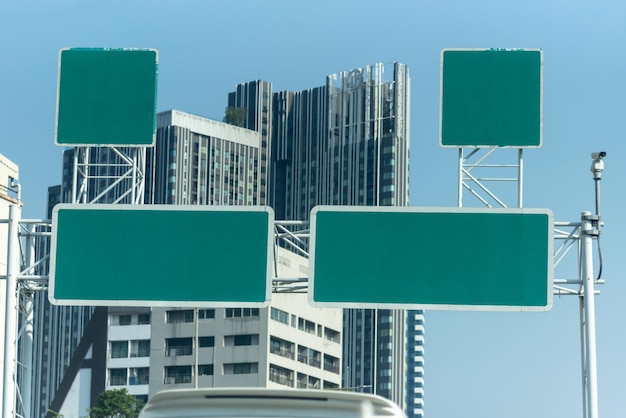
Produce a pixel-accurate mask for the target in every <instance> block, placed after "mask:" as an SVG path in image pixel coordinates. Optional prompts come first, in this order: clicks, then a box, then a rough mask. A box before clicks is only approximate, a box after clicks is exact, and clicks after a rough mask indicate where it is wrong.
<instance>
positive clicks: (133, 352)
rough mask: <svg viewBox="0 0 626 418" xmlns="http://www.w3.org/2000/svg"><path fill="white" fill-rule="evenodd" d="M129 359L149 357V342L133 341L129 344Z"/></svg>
mask: <svg viewBox="0 0 626 418" xmlns="http://www.w3.org/2000/svg"><path fill="white" fill-rule="evenodd" d="M130 356H131V357H150V340H134V341H131V342H130Z"/></svg>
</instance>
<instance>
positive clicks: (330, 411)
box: [139, 388, 406, 418]
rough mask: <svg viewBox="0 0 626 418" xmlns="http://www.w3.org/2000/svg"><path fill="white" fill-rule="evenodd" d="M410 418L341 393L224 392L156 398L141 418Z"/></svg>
mask: <svg viewBox="0 0 626 418" xmlns="http://www.w3.org/2000/svg"><path fill="white" fill-rule="evenodd" d="M174 417H176V418H191V417H193V418H260V417H263V418H270V417H271V418H378V417H399V418H406V415H405V414H404V412H403V411H402V410H401V409H400V407H399V406H397V405H396V404H395V403H393V402H391V401H389V400H387V399H385V398H382V397H380V396H376V395H370V394H365V393H355V392H344V391H339V390H300V389H265V388H222V389H180V390H168V391H164V392H160V393H157V394H156V395H154V396H153V397H152V398H151V399H150V401H149V402H148V403H147V404H146V406H145V407H144V408H143V410H142V411H141V414H140V415H139V418H174Z"/></svg>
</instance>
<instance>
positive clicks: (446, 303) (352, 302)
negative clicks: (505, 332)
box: [309, 206, 554, 311]
mask: <svg viewBox="0 0 626 418" xmlns="http://www.w3.org/2000/svg"><path fill="white" fill-rule="evenodd" d="M553 226H554V216H553V215H552V212H551V211H549V210H547V209H476V208H472V209H470V208H420V207H380V206H379V207H363V206H352V207H350V206H318V207H315V208H313V211H312V212H311V243H310V256H309V300H310V301H311V303H312V304H313V305H315V306H318V307H344V308H345V307H355V308H380V307H396V308H406V309H438V310H489V311H547V310H549V309H550V308H551V307H552V278H553V276H552V274H553V245H554V244H553V235H554V232H553Z"/></svg>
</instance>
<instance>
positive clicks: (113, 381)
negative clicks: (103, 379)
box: [109, 369, 128, 386]
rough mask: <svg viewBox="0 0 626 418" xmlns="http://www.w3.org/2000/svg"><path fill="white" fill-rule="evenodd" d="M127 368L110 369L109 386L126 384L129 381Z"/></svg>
mask: <svg viewBox="0 0 626 418" xmlns="http://www.w3.org/2000/svg"><path fill="white" fill-rule="evenodd" d="M127 374H128V371H127V370H126V369H109V386H124V385H126V382H127Z"/></svg>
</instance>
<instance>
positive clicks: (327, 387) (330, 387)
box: [324, 380, 339, 389]
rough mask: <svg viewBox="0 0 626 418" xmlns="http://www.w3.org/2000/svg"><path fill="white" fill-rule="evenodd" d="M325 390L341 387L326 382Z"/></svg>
mask: <svg viewBox="0 0 626 418" xmlns="http://www.w3.org/2000/svg"><path fill="white" fill-rule="evenodd" d="M324 389H339V385H338V384H337V383H333V382H329V381H327V380H324Z"/></svg>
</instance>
